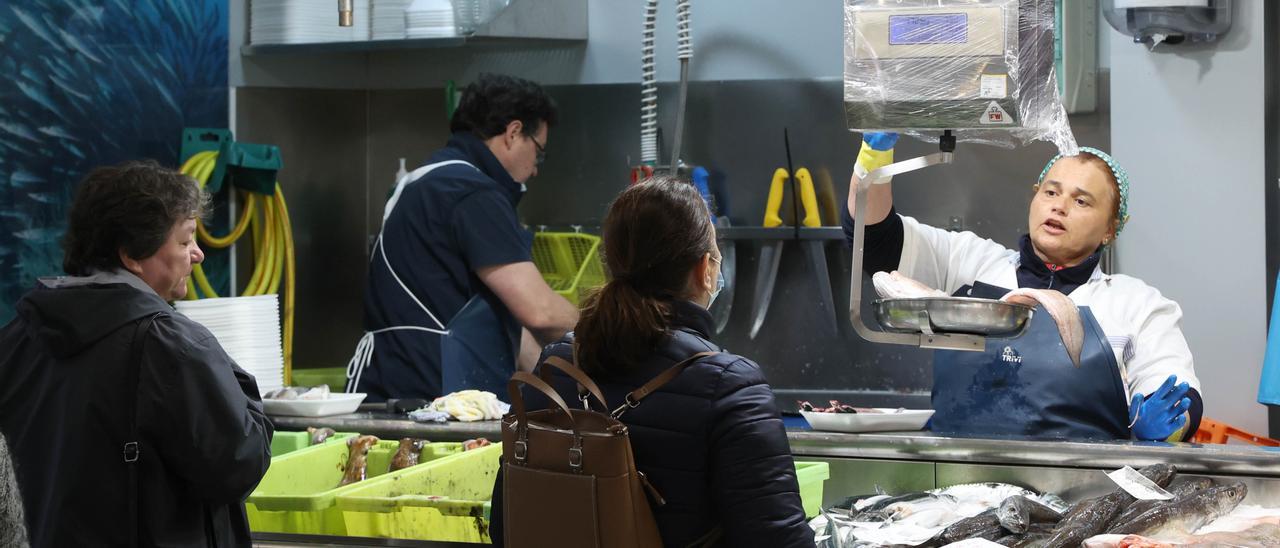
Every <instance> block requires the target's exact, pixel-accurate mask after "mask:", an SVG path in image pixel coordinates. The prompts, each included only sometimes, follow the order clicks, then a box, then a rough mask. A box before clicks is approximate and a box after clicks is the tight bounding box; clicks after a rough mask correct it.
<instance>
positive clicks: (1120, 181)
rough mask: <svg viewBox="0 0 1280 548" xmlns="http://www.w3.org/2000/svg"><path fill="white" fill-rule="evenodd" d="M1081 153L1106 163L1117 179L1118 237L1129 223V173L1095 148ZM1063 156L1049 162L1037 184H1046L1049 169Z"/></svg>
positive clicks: (1083, 150) (1087, 148)
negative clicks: (1118, 203) (1118, 199)
mask: <svg viewBox="0 0 1280 548" xmlns="http://www.w3.org/2000/svg"><path fill="white" fill-rule="evenodd" d="M1080 152H1088V153H1089V154H1092V155H1094V156H1097V157H1098V158H1099V159H1101V160H1102V161H1103V162H1106V163H1107V168H1108V169H1110V170H1111V175H1112V176H1113V177H1115V178H1116V189H1117V190H1119V191H1120V208H1119V215H1118V216H1117V219H1118V222H1117V223H1116V235H1119V234H1120V231H1121V230H1124V224H1125V223H1127V222H1129V173H1128V172H1126V171H1125V170H1124V168H1123V167H1120V164H1119V163H1117V162H1116V160H1115V158H1112V157H1111V155H1110V154H1107V153H1105V152H1103V151H1101V150H1098V149H1096V148H1093V147H1080ZM1062 156H1063V155H1062V154H1059V155H1057V156H1054V157H1053V159H1051V160H1049V163H1047V164H1045V166H1044V171H1041V172H1040V178H1039V179H1038V180H1036V184H1039V183H1042V182H1044V177H1045V175H1048V174H1049V168H1051V167H1053V163H1054V162H1057V161H1058V160H1060V159H1062Z"/></svg>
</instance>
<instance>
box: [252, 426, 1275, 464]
mask: <svg viewBox="0 0 1280 548" xmlns="http://www.w3.org/2000/svg"><path fill="white" fill-rule="evenodd" d="M272 420H273V421H274V422H275V425H276V428H277V429H280V430H303V429H305V428H306V427H308V426H328V427H330V428H333V429H335V430H338V431H340V432H360V433H362V434H374V435H377V436H382V437H387V438H401V437H419V438H427V439H430V440H433V441H462V440H465V439H469V438H476V437H485V438H489V439H491V440H495V441H496V440H497V439H498V438H501V437H502V436H501V433H500V430H499V424H498V421H481V422H472V423H459V422H448V423H418V422H414V421H411V420H408V419H406V418H404V417H403V416H395V415H391V414H388V413H353V414H350V415H337V416H332V417H321V418H306V417H272ZM787 437H788V438H789V440H790V442H791V451H792V453H794V454H795V455H797V456H804V457H823V458H844V459H868V460H888V461H918V462H931V463H963V464H988V465H1011V466H1040V467H1059V468H1092V469H1114V468H1119V467H1122V466H1125V465H1128V466H1133V467H1138V466H1144V465H1147V464H1152V463H1156V462H1163V463H1169V464H1173V465H1175V466H1177V467H1178V469H1179V470H1181V471H1183V472H1189V473H1198V474H1213V475H1241V476H1255V477H1277V478H1280V449H1272V448H1261V447H1253V446H1243V445H1212V446H1207V445H1195V444H1184V443H1178V444H1170V443H1154V442H1122V441H1118V442H1105V443H1083V442H1064V441H1031V440H1013V439H975V438H949V437H944V436H937V435H933V434H931V433H929V432H886V433H874V434H841V433H831V432H816V431H813V430H808V429H788V431H787Z"/></svg>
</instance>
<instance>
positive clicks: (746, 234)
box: [716, 226, 845, 241]
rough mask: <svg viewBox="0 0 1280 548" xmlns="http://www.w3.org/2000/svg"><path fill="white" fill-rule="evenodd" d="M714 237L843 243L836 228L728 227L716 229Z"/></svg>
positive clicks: (840, 230)
mask: <svg viewBox="0 0 1280 548" xmlns="http://www.w3.org/2000/svg"><path fill="white" fill-rule="evenodd" d="M716 236H717V237H719V238H722V239H725V240H840V241H844V239H845V236H844V229H843V228H841V227H838V226H823V227H817V228H808V227H801V228H800V229H798V230H797V229H796V227H793V226H780V227H776V228H765V227H763V226H730V227H723V228H717V229H716Z"/></svg>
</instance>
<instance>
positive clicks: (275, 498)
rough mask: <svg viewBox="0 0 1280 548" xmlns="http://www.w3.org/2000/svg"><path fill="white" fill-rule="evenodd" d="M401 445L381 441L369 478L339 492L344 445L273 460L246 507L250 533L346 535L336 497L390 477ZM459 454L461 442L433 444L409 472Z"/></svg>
mask: <svg viewBox="0 0 1280 548" xmlns="http://www.w3.org/2000/svg"><path fill="white" fill-rule="evenodd" d="M399 445H400V442H399V441H397V440H383V441H380V442H378V444H377V445H375V446H373V447H372V448H370V449H369V457H368V460H367V466H368V467H367V468H366V473H367V478H368V479H365V481H361V482H356V483H353V484H351V485H345V486H342V487H338V482H339V481H340V480H341V479H342V474H343V469H344V468H345V467H346V463H347V455H348V450H347V449H348V448H347V444H346V441H345V440H334V441H332V442H328V441H326V442H325V443H323V444H320V445H314V446H311V447H307V448H305V449H299V450H297V451H294V452H292V453H288V454H285V455H282V456H279V457H273V458H272V459H271V467H270V468H268V469H267V474H266V475H265V476H263V478H262V481H261V482H259V483H258V487H257V489H254V491H253V493H252V494H250V495H249V499H248V500H247V501H246V503H245V510H246V513H247V514H248V518H249V529H250V530H252V531H256V532H268V533H298V534H309V535H346V534H347V531H346V527H345V525H344V523H343V519H342V513H341V512H340V511H339V510H338V509H337V507H336V506H334V501H335V498H336V497H337V495H338V494H340V493H343V492H345V491H349V490H351V489H353V488H358V487H360V486H361V485H364V484H366V483H368V482H369V481H372V480H373V479H374V478H375V477H378V476H381V475H385V474H387V468H388V467H389V466H390V464H391V458H392V457H393V456H394V455H395V452H396V449H397V448H398V447H399ZM461 452H462V444H461V443H452V442H446V443H429V444H427V445H426V446H424V447H423V448H422V453H421V455H420V457H419V464H418V465H417V466H412V467H409V468H406V469H405V470H413V469H414V468H418V467H420V466H423V464H424V463H427V462H431V461H434V460H437V459H442V458H445V457H448V456H450V455H454V454H457V453H461ZM397 472H399V471H397Z"/></svg>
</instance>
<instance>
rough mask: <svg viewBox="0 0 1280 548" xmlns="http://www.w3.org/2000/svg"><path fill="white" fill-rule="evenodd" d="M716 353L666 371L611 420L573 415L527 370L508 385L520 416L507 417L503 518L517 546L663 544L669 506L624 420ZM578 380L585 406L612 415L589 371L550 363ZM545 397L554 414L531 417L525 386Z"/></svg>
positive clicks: (641, 547)
mask: <svg viewBox="0 0 1280 548" xmlns="http://www.w3.org/2000/svg"><path fill="white" fill-rule="evenodd" d="M712 354H714V353H712V352H701V353H699V354H696V355H694V356H692V357H690V358H689V359H686V360H684V361H682V362H680V363H677V364H676V365H674V366H672V367H671V368H669V369H667V370H666V371H663V372H662V373H661V374H659V375H658V376H657V377H655V378H654V379H653V380H651V381H649V382H648V383H646V384H645V385H644V386H641V387H640V388H637V389H636V390H634V391H632V392H631V393H629V394H627V396H626V398H625V400H626V401H625V403H623V404H622V405H621V406H619V407H618V408H617V409H615V410H614V411H613V412H612V413H611V414H605V413H601V412H598V411H592V410H590V409H571V408H569V405H568V404H566V403H565V401H564V399H563V398H561V397H560V395H559V394H557V393H556V391H555V390H554V389H553V388H551V386H550V385H549V384H547V383H546V382H545V381H544V380H542V379H539V378H538V377H535V376H533V375H531V374H529V373H526V372H523V371H519V372H516V374H515V375H512V377H511V380H510V381H508V382H507V394H508V395H509V396H510V398H511V409H512V412H511V413H509V414H507V416H505V417H503V419H502V473H503V482H504V483H503V508H502V512H503V520H504V523H505V531H504V533H505V539H506V544H507V546H510V547H512V548H521V547H543V546H557V547H564V548H576V547H593V548H594V547H599V548H614V547H635V548H647V547H651V546H662V538H661V536H659V534H658V526H657V523H656V522H655V521H654V519H653V509H652V508H651V507H650V506H649V501H648V500H647V498H646V496H645V490H646V489H647V490H648V491H649V494H650V495H652V496H653V497H654V502H655V503H656V504H659V505H661V504H664V501H663V500H662V497H661V495H659V494H658V492H657V490H655V489H653V487H652V486H651V485H649V484H648V481H647V480H645V479H644V474H642V473H641V472H640V471H638V470H636V463H635V458H634V457H633V455H632V453H631V439H630V437H629V436H628V432H627V425H626V424H623V423H622V422H621V421H619V420H618V418H619V417H621V416H622V415H623V414H624V413H626V412H627V410H629V409H632V408H635V407H636V406H638V405H640V402H641V401H642V400H644V398H645V397H647V396H648V395H649V394H652V393H653V392H654V391H655V390H657V389H658V388H660V387H661V386H662V385H664V384H666V383H668V382H670V381H671V380H672V379H674V378H676V377H677V376H678V375H679V374H680V373H681V372H682V371H683V370H684V368H685V367H688V366H689V364H691V363H693V362H695V361H697V360H698V359H700V358H703V357H706V356H710V355H712ZM552 367H554V368H556V369H559V370H561V371H564V372H565V373H566V374H568V375H569V376H570V377H571V378H573V379H574V380H575V381H577V382H578V386H579V392H580V393H579V399H581V400H582V403H583V407H584V408H586V407H589V406H588V405H587V398H588V397H593V398H595V399H596V401H597V402H599V403H600V405H602V406H603V407H602V408H603V409H609V405H608V402H606V401H605V400H604V396H603V395H602V394H601V392H600V388H599V387H597V386H596V384H595V383H594V382H592V380H591V378H590V377H588V376H587V375H586V374H585V373H583V372H582V370H580V369H578V368H577V367H576V366H575V365H573V364H571V363H569V362H568V361H565V360H563V359H561V358H558V357H554V356H553V357H550V358H548V359H547V360H546V361H545V362H543V363H542V368H541V369H542V372H543V375H544V376H546V375H547V374H548V372H549V371H550V368H552ZM521 385H528V386H529V387H531V388H533V389H535V390H538V391H539V392H542V393H543V394H544V395H546V396H547V398H548V399H549V400H551V404H552V408H551V409H544V410H538V411H530V412H526V410H525V405H524V398H523V397H522V396H521V394H520V386H521Z"/></svg>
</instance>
